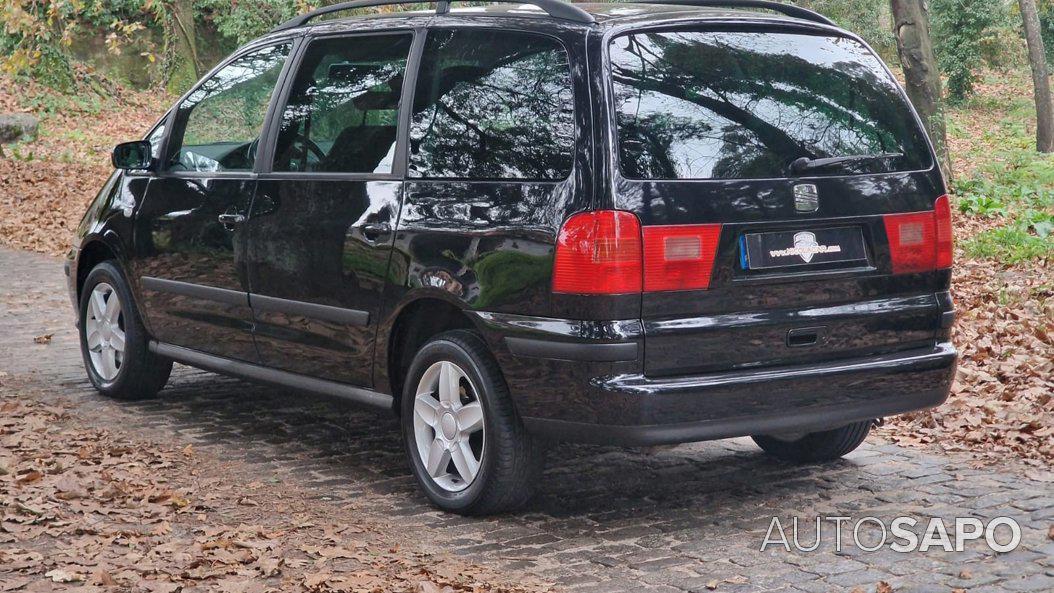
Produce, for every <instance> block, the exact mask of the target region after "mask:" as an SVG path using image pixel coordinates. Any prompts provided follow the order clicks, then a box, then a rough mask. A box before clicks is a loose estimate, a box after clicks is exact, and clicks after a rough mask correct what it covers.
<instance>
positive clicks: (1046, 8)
mask: <svg viewBox="0 0 1054 593" xmlns="http://www.w3.org/2000/svg"><path fill="white" fill-rule="evenodd" d="M1039 27H1040V32H1041V33H1042V35H1043V47H1044V49H1046V50H1047V63H1051V64H1054V1H1052V0H1046V2H1040V3H1039Z"/></svg>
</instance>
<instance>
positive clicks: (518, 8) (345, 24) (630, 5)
mask: <svg viewBox="0 0 1054 593" xmlns="http://www.w3.org/2000/svg"><path fill="white" fill-rule="evenodd" d="M730 4H733V2H730ZM574 6H575V7H577V8H580V9H582V10H584V11H585V12H587V13H589V14H590V15H591V16H592V17H593V18H594V19H595V21H596V23H595V27H596V28H599V29H608V28H613V27H621V26H624V25H630V26H631V25H643V24H651V23H661V22H667V21H676V20H692V19H698V20H719V21H730V20H731V21H743V20H755V19H757V20H765V21H769V22H772V21H782V22H787V23H795V24H808V25H813V26H822V25H819V23H817V22H815V21H809V20H805V19H802V18H796V17H792V16H788V15H784V14H780V13H777V12H771V11H766V10H761V9H758V10H753V9H750V8H735V7H727V8H726V7H704V6H686V5H676V4H650V3H647V2H607V3H581V4H579V3H575V4H574ZM338 14H339V13H338ZM473 17H479V18H480V19H489V18H493V17H506V18H515V19H524V20H527V21H528V22H530V21H534V20H536V22H534V23H533V24H535V25H540V26H544V23H545V22H546V21H548V22H551V23H553V24H554V25H557V24H559V25H562V26H576V25H577V26H580V27H589V26H590V25H588V24H584V23H573V22H570V21H566V20H562V19H556V18H553V17H551V16H549V15H548V14H547V13H546V12H545V11H543V10H542V9H540V8H538V7H537V6H534V5H533V4H511V3H502V4H487V5H484V6H457V7H452V8H451V9H450V11H449V12H448V13H447V14H445V15H436V12H435V10H406V11H391V12H387V11H386V12H375V13H369V14H359V15H351V16H344V17H337V18H334V17H321V18H319V19H318V20H313V21H311V22H309V23H308V24H306V25H303V26H300V27H295V28H294V29H292V30H301V31H303V30H305V29H306V30H314V29H317V28H324V29H327V30H329V31H332V30H340V29H345V28H346V29H348V30H351V29H354V28H356V25H360V24H363V23H365V22H368V21H373V22H372V23H371V24H372V25H373V27H371V28H376V26H377V25H380V23H377V22H376V21H385V20H393V21H400V25H405V24H409V23H413V24H415V25H419V24H421V23H420V22H418V21H420V20H430V19H433V18H434V19H435V20H434V21H432V24H435V25H441V24H442V23H443V20H444V19H451V20H452V21H460V22H464V21H465V20H466V19H471V20H474V19H473Z"/></svg>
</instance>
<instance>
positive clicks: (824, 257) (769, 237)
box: [740, 227, 867, 270]
mask: <svg viewBox="0 0 1054 593" xmlns="http://www.w3.org/2000/svg"><path fill="white" fill-rule="evenodd" d="M740 241H741V244H740V249H741V251H742V257H743V262H742V263H743V269H746V270H768V269H773V268H792V267H798V268H800V267H803V266H809V267H811V266H819V265H823V264H846V265H847V267H851V266H852V265H854V264H855V265H865V264H866V263H867V250H866V249H864V235H863V233H861V232H860V228H859V227H842V228H836V229H819V230H799V231H780V232H773V233H748V234H746V235H743V237H742V238H741V240H740Z"/></svg>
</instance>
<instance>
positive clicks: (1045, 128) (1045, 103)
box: [1018, 0, 1054, 152]
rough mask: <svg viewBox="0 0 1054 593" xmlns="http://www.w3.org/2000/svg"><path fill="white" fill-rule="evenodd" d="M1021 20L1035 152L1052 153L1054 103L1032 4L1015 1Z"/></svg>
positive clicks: (1037, 20)
mask: <svg viewBox="0 0 1054 593" xmlns="http://www.w3.org/2000/svg"><path fill="white" fill-rule="evenodd" d="M1018 5H1020V6H1021V20H1022V21H1024V26H1025V40H1026V41H1027V42H1028V60H1029V62H1031V63H1032V84H1033V86H1034V87H1035V95H1036V150H1038V151H1040V152H1054V103H1052V102H1051V96H1050V72H1049V71H1048V70H1047V59H1046V51H1045V48H1044V47H1043V37H1042V35H1041V34H1040V27H1039V12H1038V11H1037V10H1036V0H1018Z"/></svg>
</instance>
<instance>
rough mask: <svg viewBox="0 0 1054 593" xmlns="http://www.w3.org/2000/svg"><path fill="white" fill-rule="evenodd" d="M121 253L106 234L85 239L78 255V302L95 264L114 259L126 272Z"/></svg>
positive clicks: (126, 275) (126, 276)
mask: <svg viewBox="0 0 1054 593" xmlns="http://www.w3.org/2000/svg"><path fill="white" fill-rule="evenodd" d="M119 254H120V250H119V249H118V248H116V247H115V246H114V245H113V244H112V243H111V242H110V241H107V240H106V237H104V236H95V237H91V238H88V239H87V240H85V241H84V243H83V244H82V246H81V249H80V252H79V253H78V255H77V264H76V278H77V284H76V287H77V293H76V297H77V301H78V302H80V297H81V291H82V290H83V288H84V281H85V280H87V279H88V274H90V273H91V271H92V270H93V269H94V268H95V266H97V265H99V264H101V263H102V262H104V261H107V260H114V262H115V263H116V264H117V267H118V268H120V269H121V271H122V272H125V269H124V265H123V264H122V263H121V260H120V256H119ZM125 279H126V280H129V278H128V274H125Z"/></svg>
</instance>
